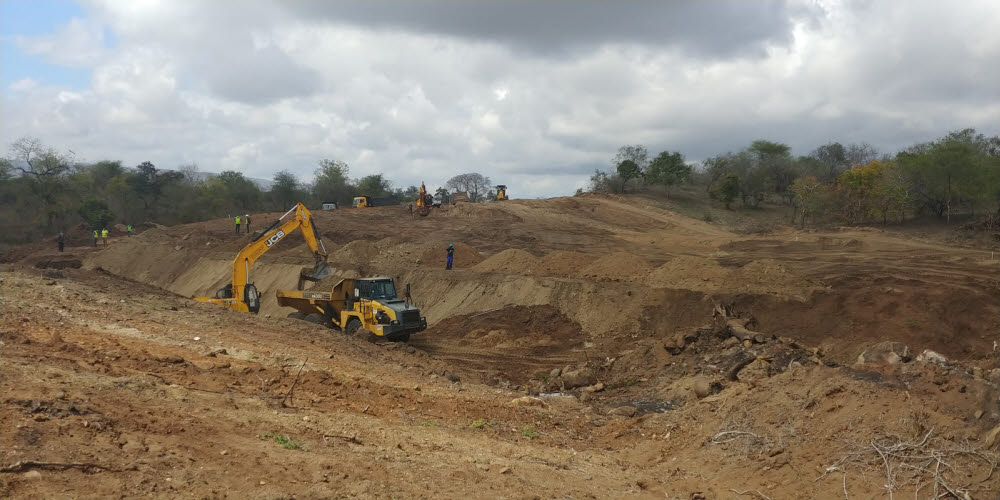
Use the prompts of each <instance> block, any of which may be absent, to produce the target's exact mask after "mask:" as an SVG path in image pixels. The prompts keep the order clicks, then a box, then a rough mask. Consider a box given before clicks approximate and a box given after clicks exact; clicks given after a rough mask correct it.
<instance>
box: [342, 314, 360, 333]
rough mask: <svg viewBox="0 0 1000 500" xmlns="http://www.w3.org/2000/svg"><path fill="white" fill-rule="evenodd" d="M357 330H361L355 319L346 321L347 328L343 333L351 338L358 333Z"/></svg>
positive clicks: (358, 322)
mask: <svg viewBox="0 0 1000 500" xmlns="http://www.w3.org/2000/svg"><path fill="white" fill-rule="evenodd" d="M358 328H361V322H360V321H358V319H357V318H351V319H349V320H347V328H344V333H346V334H348V335H351V336H353V335H354V334H355V333H358Z"/></svg>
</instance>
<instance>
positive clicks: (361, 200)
mask: <svg viewBox="0 0 1000 500" xmlns="http://www.w3.org/2000/svg"><path fill="white" fill-rule="evenodd" d="M367 206H368V197H367V196H355V197H354V208H364V207H367Z"/></svg>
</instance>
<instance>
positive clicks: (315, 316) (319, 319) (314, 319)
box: [305, 313, 326, 325]
mask: <svg viewBox="0 0 1000 500" xmlns="http://www.w3.org/2000/svg"><path fill="white" fill-rule="evenodd" d="M305 320H306V321H308V322H310V323H316V324H317V325H322V324H323V323H324V322H326V318H324V317H323V315H322V314H319V313H312V314H307V315H306V317H305Z"/></svg>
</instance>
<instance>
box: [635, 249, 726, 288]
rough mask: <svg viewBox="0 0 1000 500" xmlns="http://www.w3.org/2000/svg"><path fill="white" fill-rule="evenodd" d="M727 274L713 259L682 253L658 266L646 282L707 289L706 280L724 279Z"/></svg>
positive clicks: (655, 284)
mask: <svg viewBox="0 0 1000 500" xmlns="http://www.w3.org/2000/svg"><path fill="white" fill-rule="evenodd" d="M727 275H728V271H727V270H726V269H724V268H723V267H722V266H720V265H719V264H717V263H716V262H715V260H713V259H706V258H704V257H694V256H690V255H681V256H678V257H674V258H673V259H671V260H670V261H668V262H667V263H666V264H664V265H662V266H660V267H658V268H656V270H654V271H653V272H652V273H650V275H649V277H648V278H647V281H646V282H647V283H649V284H650V285H653V286H664V287H668V288H687V289H689V290H705V289H706V285H705V283H706V282H708V283H712V282H720V281H724V280H725V279H726V278H727ZM715 288H718V287H715Z"/></svg>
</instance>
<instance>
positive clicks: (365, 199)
mask: <svg viewBox="0 0 1000 500" xmlns="http://www.w3.org/2000/svg"><path fill="white" fill-rule="evenodd" d="M391 205H399V200H397V199H396V198H395V197H393V196H386V197H382V198H376V197H374V196H355V197H354V208H364V207H388V206H391Z"/></svg>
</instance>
